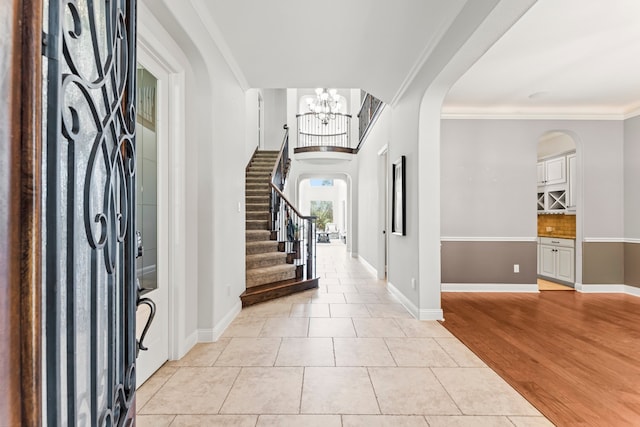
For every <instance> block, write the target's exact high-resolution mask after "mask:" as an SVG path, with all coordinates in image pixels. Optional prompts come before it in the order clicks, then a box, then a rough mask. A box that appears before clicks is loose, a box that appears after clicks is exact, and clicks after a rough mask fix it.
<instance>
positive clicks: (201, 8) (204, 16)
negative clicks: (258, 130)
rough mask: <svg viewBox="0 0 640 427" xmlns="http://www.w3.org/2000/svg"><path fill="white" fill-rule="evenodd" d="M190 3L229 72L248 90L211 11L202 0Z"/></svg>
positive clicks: (247, 84)
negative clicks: (227, 66)
mask: <svg viewBox="0 0 640 427" xmlns="http://www.w3.org/2000/svg"><path fill="white" fill-rule="evenodd" d="M191 4H192V5H193V8H194V9H195V10H196V12H197V14H198V16H199V17H200V20H201V21H202V24H203V25H204V27H205V28H206V30H207V32H208V33H209V35H210V36H211V39H212V40H213V42H214V43H215V44H216V46H217V47H218V50H219V51H220V53H221V54H222V57H223V58H224V59H225V61H226V62H227V65H229V68H230V69H231V72H232V73H233V75H234V76H235V78H236V80H237V81H238V84H239V85H240V87H241V88H242V90H243V91H247V90H249V89H250V88H251V86H249V82H248V81H247V77H246V76H245V75H244V73H243V72H242V69H241V68H240V66H239V65H238V61H236V58H235V56H233V53H231V49H230V48H229V45H228V44H227V42H226V40H225V39H224V37H223V36H222V31H220V28H219V27H218V24H216V22H215V21H214V19H213V17H212V16H211V13H209V9H207V7H206V6H205V5H204V1H203V0H191Z"/></svg>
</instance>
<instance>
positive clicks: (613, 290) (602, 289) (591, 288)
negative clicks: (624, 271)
mask: <svg viewBox="0 0 640 427" xmlns="http://www.w3.org/2000/svg"><path fill="white" fill-rule="evenodd" d="M576 291H578V292H581V293H583V294H626V295H631V296H634V297H640V288H636V287H635V286H629V285H620V284H611V285H606V284H595V285H591V284H589V285H585V284H583V283H576Z"/></svg>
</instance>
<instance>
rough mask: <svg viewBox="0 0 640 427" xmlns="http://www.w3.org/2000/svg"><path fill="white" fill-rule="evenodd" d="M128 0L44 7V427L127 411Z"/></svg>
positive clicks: (131, 17)
mask: <svg viewBox="0 0 640 427" xmlns="http://www.w3.org/2000/svg"><path fill="white" fill-rule="evenodd" d="M135 3H136V1H135V0H60V1H57V0H45V6H46V7H47V10H48V22H47V23H46V25H45V27H46V28H45V33H44V35H43V52H44V55H45V56H46V58H45V59H44V63H45V66H46V72H45V74H46V78H47V81H46V82H45V88H44V96H45V97H46V106H47V112H46V122H45V123H44V126H45V129H46V161H45V172H46V173H45V175H44V176H45V181H46V182H45V187H44V188H46V189H47V190H46V193H47V194H46V208H45V211H46V213H45V219H44V224H45V236H44V241H45V247H46V254H45V257H46V266H45V282H46V292H45V299H46V326H45V327H46V334H45V336H46V338H45V346H44V347H45V349H46V364H45V369H46V384H47V387H46V398H47V425H49V426H62V425H68V426H77V425H80V426H84V425H90V426H123V425H130V424H131V423H132V422H133V417H134V411H135V407H134V406H135V405H134V402H135V399H134V396H135V389H136V380H135V377H136V371H135V361H136V355H137V344H136V339H135V322H136V317H135V316H136V306H137V305H136V303H137V297H138V294H137V287H136V272H135V255H136V241H135V233H134V229H133V227H134V223H135V174H136V161H135V156H136V154H135V153H136V150H135V93H136V91H135V84H136V82H135V78H136V54H135V40H136V34H135V28H136V25H135V23H136V15H135V11H136V4H135Z"/></svg>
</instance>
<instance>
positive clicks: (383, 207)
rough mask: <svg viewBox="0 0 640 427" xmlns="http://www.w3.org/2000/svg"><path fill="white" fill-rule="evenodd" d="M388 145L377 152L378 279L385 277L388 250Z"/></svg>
mask: <svg viewBox="0 0 640 427" xmlns="http://www.w3.org/2000/svg"><path fill="white" fill-rule="evenodd" d="M388 152H389V145H388V144H385V145H384V146H383V147H382V148H381V149H380V150H379V151H378V201H379V203H378V230H379V232H378V260H377V266H376V270H377V272H378V279H379V280H384V279H386V277H387V250H388V249H387V248H388V234H389V233H387V231H388V228H389V227H388V220H387V216H388V212H389V206H388V204H389V200H388V199H389V197H388V188H389V172H388V171H389V161H388Z"/></svg>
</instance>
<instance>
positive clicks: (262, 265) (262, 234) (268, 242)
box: [240, 151, 318, 307]
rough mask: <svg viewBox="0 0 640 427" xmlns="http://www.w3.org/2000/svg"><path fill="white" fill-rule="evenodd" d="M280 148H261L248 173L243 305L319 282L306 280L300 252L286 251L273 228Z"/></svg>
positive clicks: (313, 285)
mask: <svg viewBox="0 0 640 427" xmlns="http://www.w3.org/2000/svg"><path fill="white" fill-rule="evenodd" d="M278 155H279V152H278V151H257V152H256V153H255V154H254V156H253V158H252V159H251V163H250V164H249V167H248V168H247V173H246V232H245V233H246V236H245V238H246V288H247V289H246V291H245V292H244V293H243V294H242V295H240V298H241V300H242V305H243V307H246V306H248V305H251V304H256V303H258V302H262V301H267V300H270V299H273V298H278V297H281V296H285V295H289V294H291V293H294V292H299V291H301V290H305V289H309V288H313V287H317V286H318V280H317V279H314V280H303V279H302V277H303V266H301V265H296V264H295V262H296V254H295V253H293V254H292V253H287V252H285V247H287V245H285V244H284V243H283V242H278V240H277V235H278V233H277V232H275V231H272V230H271V214H270V210H269V203H270V194H271V189H270V182H271V173H272V171H273V169H274V166H275V163H276V161H277V159H278Z"/></svg>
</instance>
